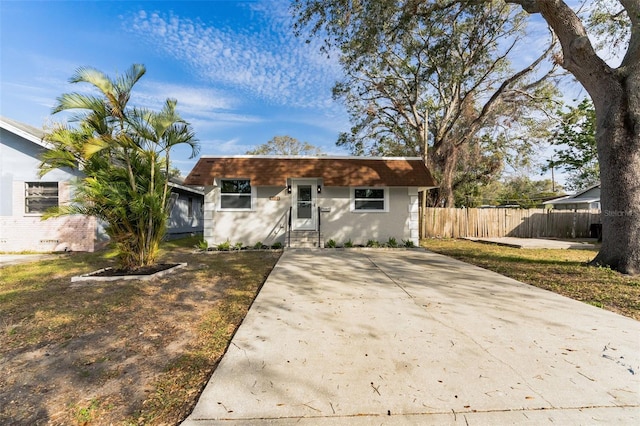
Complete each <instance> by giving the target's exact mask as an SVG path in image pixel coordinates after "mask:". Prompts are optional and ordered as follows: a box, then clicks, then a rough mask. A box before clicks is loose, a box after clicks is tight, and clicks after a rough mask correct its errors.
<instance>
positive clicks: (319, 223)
mask: <svg viewBox="0 0 640 426" xmlns="http://www.w3.org/2000/svg"><path fill="white" fill-rule="evenodd" d="M320 211H321V210H320V206H318V248H322V245H321V244H320V242H321V237H320V236H321V235H322V220H320Z"/></svg>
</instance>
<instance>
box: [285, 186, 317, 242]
mask: <svg viewBox="0 0 640 426" xmlns="http://www.w3.org/2000/svg"><path fill="white" fill-rule="evenodd" d="M317 183H318V182H317V180H315V179H313V180H309V179H300V180H294V181H293V188H292V189H293V191H292V198H291V203H292V207H293V209H292V212H291V213H292V216H293V220H292V222H291V225H292V228H293V229H300V230H311V231H315V230H316V223H317V216H318V212H317V208H316V197H317V195H318V192H317V191H318V189H317Z"/></svg>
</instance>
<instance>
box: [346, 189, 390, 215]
mask: <svg viewBox="0 0 640 426" xmlns="http://www.w3.org/2000/svg"><path fill="white" fill-rule="evenodd" d="M351 211H354V212H386V211H389V196H388V190H387V188H352V191H351Z"/></svg>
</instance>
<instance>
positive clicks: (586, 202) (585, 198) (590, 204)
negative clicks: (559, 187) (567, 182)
mask: <svg viewBox="0 0 640 426" xmlns="http://www.w3.org/2000/svg"><path fill="white" fill-rule="evenodd" d="M542 204H544V205H545V206H550V207H551V208H554V209H557V210H600V183H597V184H595V185H592V186H590V187H588V188H586V189H584V190H582V191H580V192H577V193H576V194H573V195H565V196H564V197H559V198H555V199H553V200H549V201H545V202H544V203H542Z"/></svg>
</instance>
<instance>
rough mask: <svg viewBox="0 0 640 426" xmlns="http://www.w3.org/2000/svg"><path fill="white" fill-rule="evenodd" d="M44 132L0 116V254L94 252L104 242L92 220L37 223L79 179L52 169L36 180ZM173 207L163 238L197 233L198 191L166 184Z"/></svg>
mask: <svg viewBox="0 0 640 426" xmlns="http://www.w3.org/2000/svg"><path fill="white" fill-rule="evenodd" d="M43 136H44V134H43V131H42V130H40V129H37V128H35V127H32V126H29V125H26V124H24V123H20V122H17V121H15V120H11V119H8V118H4V117H0V251H4V252H20V251H37V252H48V251H64V250H70V251H94V250H95V249H97V248H99V246H101V245H102V244H104V243H105V242H106V239H107V238H106V236H105V235H104V233H103V232H102V227H101V226H100V224H99V223H98V221H97V220H96V219H95V218H93V217H87V216H83V215H73V216H65V217H60V218H53V219H48V220H42V213H43V212H44V211H45V210H46V209H47V208H49V207H51V206H55V205H59V204H60V203H65V202H69V201H70V200H71V198H72V185H71V182H72V180H74V179H77V178H79V177H81V175H80V174H79V173H78V172H77V171H75V170H70V169H56V170H53V171H51V172H49V173H47V174H46V175H44V176H43V177H42V178H40V177H39V176H38V165H39V164H40V160H39V158H40V154H41V153H42V152H43V151H44V150H46V149H49V145H48V143H47V142H44V141H43V140H42V137H43ZM170 185H171V186H172V194H174V195H173V196H172V197H173V199H174V205H173V208H172V212H171V216H170V219H169V230H168V234H170V235H171V234H173V233H176V234H187V233H201V232H202V203H203V193H202V191H201V189H198V188H188V187H186V186H184V185H182V184H180V183H179V182H176V181H174V182H171V183H170Z"/></svg>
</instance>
